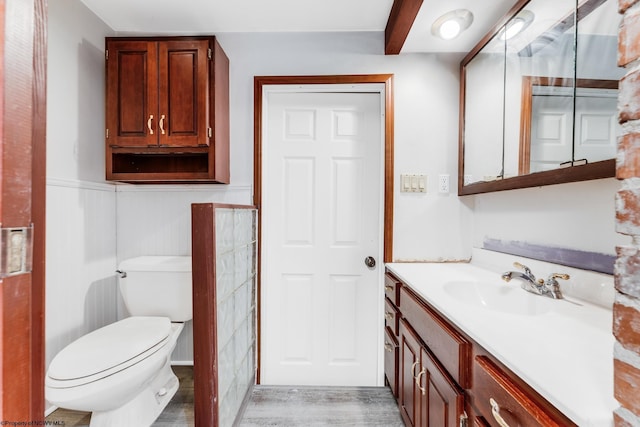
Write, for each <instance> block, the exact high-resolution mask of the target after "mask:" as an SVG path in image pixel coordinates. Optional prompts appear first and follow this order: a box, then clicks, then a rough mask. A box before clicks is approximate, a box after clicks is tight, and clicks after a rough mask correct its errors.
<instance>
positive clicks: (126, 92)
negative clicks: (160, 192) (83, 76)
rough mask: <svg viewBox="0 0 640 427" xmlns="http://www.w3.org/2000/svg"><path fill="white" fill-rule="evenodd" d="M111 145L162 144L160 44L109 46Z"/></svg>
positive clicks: (124, 42)
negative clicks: (159, 119)
mask: <svg viewBox="0 0 640 427" xmlns="http://www.w3.org/2000/svg"><path fill="white" fill-rule="evenodd" d="M107 51H108V59H107V94H106V98H107V99H106V127H107V143H108V144H109V145H110V146H112V147H147V146H153V145H157V144H158V139H157V131H156V126H157V124H158V112H157V108H158V91H157V81H158V54H157V48H156V43H154V42H147V41H109V42H108V43H107Z"/></svg>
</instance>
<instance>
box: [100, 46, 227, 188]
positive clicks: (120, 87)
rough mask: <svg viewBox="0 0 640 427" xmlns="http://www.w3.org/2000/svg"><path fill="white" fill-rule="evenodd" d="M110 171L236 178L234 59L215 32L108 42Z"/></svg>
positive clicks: (159, 178) (121, 175)
mask: <svg viewBox="0 0 640 427" xmlns="http://www.w3.org/2000/svg"><path fill="white" fill-rule="evenodd" d="M105 138H106V174H107V179H108V180H115V181H127V182H185V181H186V182H216V183H228V182H229V60H228V58H227V56H226V55H225V53H224V51H223V50H222V48H221V47H220V45H219V44H218V42H217V40H216V39H215V37H208V36H207V37H162V38H149V37H136V38H120V37H117V38H115V37H109V38H107V39H106V131H105Z"/></svg>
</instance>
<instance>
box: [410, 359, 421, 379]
mask: <svg viewBox="0 0 640 427" xmlns="http://www.w3.org/2000/svg"><path fill="white" fill-rule="evenodd" d="M418 363H420V361H419V360H416V361H415V362H413V365H411V375H412V376H413V379H414V380H415V379H416V375H417V374H416V365H417V364H418Z"/></svg>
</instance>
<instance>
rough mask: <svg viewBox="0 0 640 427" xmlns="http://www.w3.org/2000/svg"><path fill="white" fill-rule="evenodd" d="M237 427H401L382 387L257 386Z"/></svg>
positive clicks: (398, 413)
mask: <svg viewBox="0 0 640 427" xmlns="http://www.w3.org/2000/svg"><path fill="white" fill-rule="evenodd" d="M239 425H240V427H271V426H278V427H298V426H314V427H315V426H317V427H320V426H345V427H346V426H354V427H355V426H362V427H378V426H379V427H403V426H404V424H403V422H402V419H401V418H400V411H399V410H398V405H397V404H396V401H395V399H394V398H393V395H392V394H391V391H390V390H389V389H388V388H385V387H270V386H256V387H255V388H254V389H253V394H252V396H251V401H250V402H249V404H248V405H247V408H246V410H245V413H244V416H243V417H242V421H241V422H240V424H239Z"/></svg>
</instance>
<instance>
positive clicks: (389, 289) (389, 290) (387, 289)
mask: <svg viewBox="0 0 640 427" xmlns="http://www.w3.org/2000/svg"><path fill="white" fill-rule="evenodd" d="M384 290H385V291H388V292H391V291H392V290H393V286H389V285H385V286H384Z"/></svg>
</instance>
